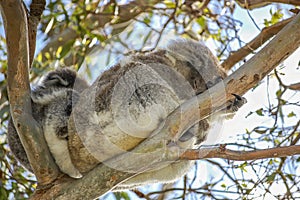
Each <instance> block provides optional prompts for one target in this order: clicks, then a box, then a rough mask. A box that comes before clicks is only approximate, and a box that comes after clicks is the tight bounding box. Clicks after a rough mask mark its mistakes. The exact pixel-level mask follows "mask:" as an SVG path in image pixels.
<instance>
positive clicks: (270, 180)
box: [267, 173, 276, 183]
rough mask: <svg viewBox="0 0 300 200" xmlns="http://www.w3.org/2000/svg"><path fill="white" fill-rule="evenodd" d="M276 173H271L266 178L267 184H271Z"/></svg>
mask: <svg viewBox="0 0 300 200" xmlns="http://www.w3.org/2000/svg"><path fill="white" fill-rule="evenodd" d="M275 177H276V173H272V174H271V175H269V176H267V183H272V182H273V181H274V180H275Z"/></svg>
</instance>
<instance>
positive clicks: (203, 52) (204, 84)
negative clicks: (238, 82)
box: [166, 39, 226, 93]
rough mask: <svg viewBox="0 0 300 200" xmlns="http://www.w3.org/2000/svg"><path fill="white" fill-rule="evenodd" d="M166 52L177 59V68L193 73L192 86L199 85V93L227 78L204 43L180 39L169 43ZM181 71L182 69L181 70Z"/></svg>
mask: <svg viewBox="0 0 300 200" xmlns="http://www.w3.org/2000/svg"><path fill="white" fill-rule="evenodd" d="M166 50H167V51H168V53H169V54H170V55H169V56H171V57H172V58H173V60H174V59H175V62H176V63H179V64H176V63H175V64H176V65H180V66H178V67H177V68H186V69H188V68H189V70H190V71H191V72H193V73H191V78H192V85H193V86H194V85H198V87H199V88H197V90H198V91H197V93H201V92H203V91H205V90H206V89H208V88H209V87H211V86H213V85H214V84H215V83H217V82H218V81H220V80H221V79H222V78H224V77H226V73H225V72H224V71H223V70H222V69H221V68H220V65H219V62H218V60H217V58H216V57H215V56H214V55H213V54H212V53H211V51H210V50H209V49H208V48H207V47H206V46H205V45H203V44H202V43H200V42H196V41H192V40H187V39H179V40H172V41H171V42H169V44H168V46H167V47H166ZM179 71H180V69H179Z"/></svg>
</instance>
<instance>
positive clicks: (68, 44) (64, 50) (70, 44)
mask: <svg viewBox="0 0 300 200" xmlns="http://www.w3.org/2000/svg"><path fill="white" fill-rule="evenodd" d="M74 42H75V40H70V41H68V42H66V43H65V45H64V46H63V47H62V50H61V52H60V56H59V59H61V58H63V57H65V56H66V55H67V54H68V53H69V52H70V50H71V48H72V47H73V44H74Z"/></svg>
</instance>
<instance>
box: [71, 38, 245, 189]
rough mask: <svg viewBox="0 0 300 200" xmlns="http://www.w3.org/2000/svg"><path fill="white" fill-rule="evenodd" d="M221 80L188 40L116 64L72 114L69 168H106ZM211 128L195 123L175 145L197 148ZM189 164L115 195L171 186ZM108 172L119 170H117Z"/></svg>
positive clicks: (141, 178)
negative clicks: (139, 188) (144, 187)
mask: <svg viewBox="0 0 300 200" xmlns="http://www.w3.org/2000/svg"><path fill="white" fill-rule="evenodd" d="M224 77H226V74H225V73H224V72H223V71H222V69H221V67H220V65H219V63H218V61H217V59H216V58H215V57H214V56H213V54H212V53H211V52H210V50H209V49H208V48H207V47H205V46H204V45H202V44H201V43H198V42H195V41H191V40H173V41H171V42H170V43H169V45H168V46H167V47H166V48H165V49H159V50H156V51H154V52H150V53H147V54H144V55H134V56H130V57H127V58H125V59H123V60H121V61H120V63H118V64H116V65H115V66H113V67H111V68H110V69H109V70H107V71H105V72H104V73H102V74H101V75H100V76H99V77H98V79H97V80H96V81H95V82H94V83H93V84H92V86H91V87H90V88H89V89H88V90H86V91H85V92H83V94H82V95H81V98H80V101H79V103H78V105H80V106H76V107H75V109H74V110H73V115H72V118H71V119H70V126H69V149H70V153H71V157H72V160H73V163H74V165H75V166H76V168H77V169H79V171H80V172H82V173H84V172H88V171H90V170H91V169H92V168H94V167H95V166H96V165H98V164H100V163H104V164H109V163H108V162H106V161H107V160H108V159H109V158H111V157H113V156H116V155H118V154H122V153H124V152H128V151H130V150H132V149H133V148H135V147H136V146H137V145H138V144H140V143H141V142H142V141H143V140H144V139H145V138H147V137H148V136H149V135H150V134H151V133H152V132H153V131H154V130H156V129H157V128H158V127H159V125H160V123H161V122H162V121H163V120H164V119H165V118H166V117H167V116H168V115H169V114H170V113H171V112H172V111H174V110H175V109H176V108H177V107H178V106H179V105H180V104H181V103H183V102H184V101H186V100H188V99H190V98H191V97H193V96H194V95H195V94H200V93H202V92H204V91H206V90H207V89H209V87H211V86H213V85H214V84H216V83H217V82H219V81H221V80H222V78H224ZM243 103H244V99H242V98H239V99H238V100H237V101H236V102H235V103H234V104H233V105H232V106H230V108H229V112H231V111H235V110H236V109H237V108H238V107H240V106H241V105H242V104H243ZM233 108H234V109H233ZM196 109H197V108H196ZM210 123H211V122H210V118H209V119H205V120H202V121H200V122H199V124H197V125H195V126H194V127H192V128H191V129H189V130H188V131H187V132H186V133H185V134H184V135H183V136H182V137H181V138H180V140H179V142H178V145H179V146H180V147H181V148H198V147H199V144H200V143H201V142H202V141H204V140H205V138H206V135H207V133H208V129H209V126H210ZM193 163H194V161H178V162H173V163H171V164H170V165H168V166H165V167H161V168H159V169H156V168H155V169H152V170H151V171H148V172H144V173H142V174H139V175H137V176H135V177H133V178H131V179H129V180H127V181H125V182H124V183H122V184H119V185H118V187H117V188H116V190H122V189H130V188H134V187H136V186H139V185H146V184H151V183H168V182H174V181H175V180H177V179H178V178H180V177H182V176H183V175H184V174H186V173H187V172H188V170H189V169H190V168H191V166H192V165H193ZM132 165H134V163H132ZM110 167H114V168H116V169H117V170H122V166H110Z"/></svg>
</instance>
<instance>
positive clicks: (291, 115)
mask: <svg viewBox="0 0 300 200" xmlns="http://www.w3.org/2000/svg"><path fill="white" fill-rule="evenodd" d="M295 116H296V114H295V113H294V112H293V111H292V112H290V113H289V114H288V116H287V117H295Z"/></svg>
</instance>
